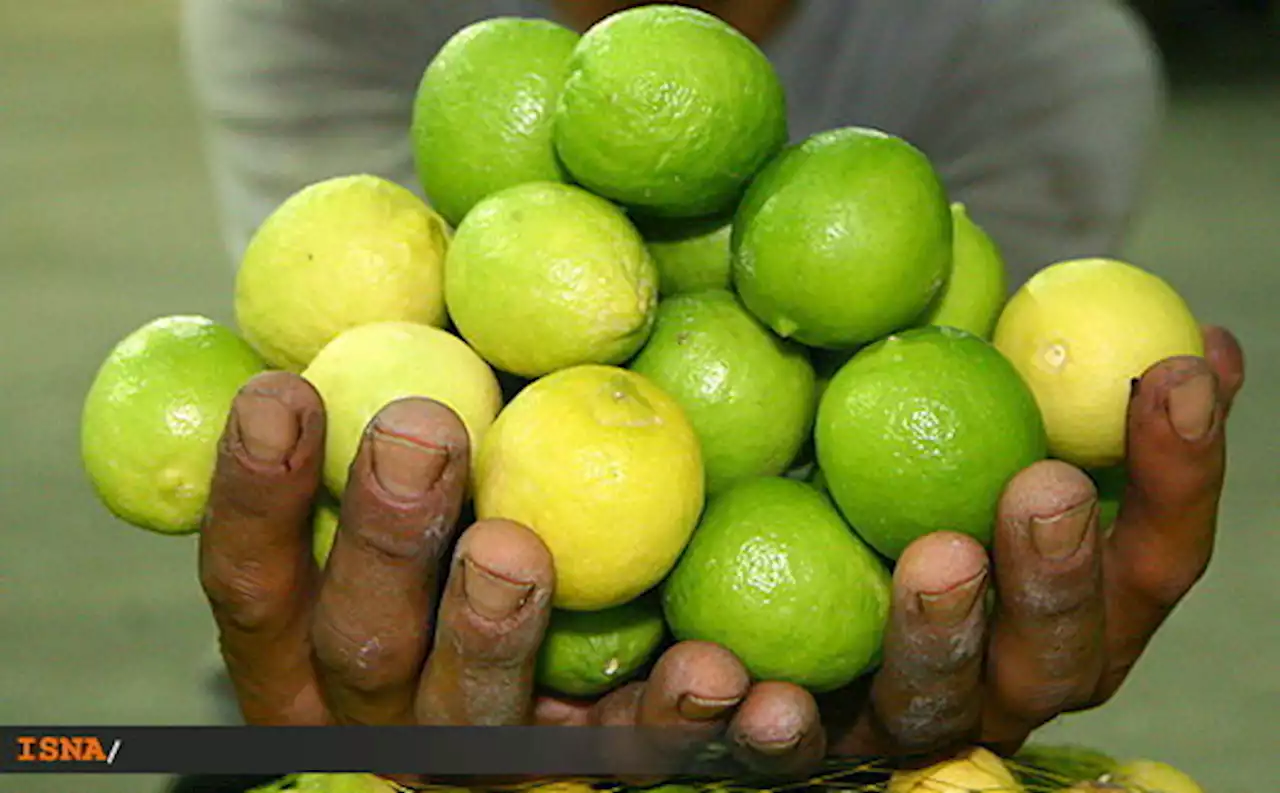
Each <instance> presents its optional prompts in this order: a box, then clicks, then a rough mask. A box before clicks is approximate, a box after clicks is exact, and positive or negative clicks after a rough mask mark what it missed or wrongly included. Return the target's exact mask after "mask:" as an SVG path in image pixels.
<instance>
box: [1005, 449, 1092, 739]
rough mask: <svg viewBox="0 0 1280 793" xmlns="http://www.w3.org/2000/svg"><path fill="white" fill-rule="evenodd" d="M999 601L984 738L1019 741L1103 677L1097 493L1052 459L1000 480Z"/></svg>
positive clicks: (1083, 699)
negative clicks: (1008, 479) (1006, 481)
mask: <svg viewBox="0 0 1280 793" xmlns="http://www.w3.org/2000/svg"><path fill="white" fill-rule="evenodd" d="M994 547H995V565H994V567H995V571H996V586H997V595H998V597H997V601H998V603H999V607H998V611H997V614H996V618H995V623H994V626H993V628H992V636H991V643H990V647H989V649H988V657H987V681H986V682H987V697H986V701H987V709H986V713H985V714H984V718H983V736H982V738H983V740H984V741H989V742H992V743H995V744H996V745H999V746H1002V747H1004V748H1007V749H1009V750H1010V751H1012V750H1015V749H1016V748H1017V747H1018V746H1020V745H1021V743H1022V741H1024V740H1025V739H1026V737H1027V735H1028V734H1029V733H1030V732H1031V730H1033V729H1035V728H1036V727H1039V726H1040V725H1041V724H1043V723H1044V722H1046V721H1048V720H1049V719H1051V718H1053V717H1054V716H1057V715H1058V714H1059V713H1062V712H1064V711H1067V710H1072V709H1075V708H1078V707H1080V706H1082V705H1084V704H1086V703H1087V702H1088V701H1089V700H1090V699H1091V698H1092V696H1093V692H1094V689H1095V688H1096V686H1097V682H1098V679H1099V678H1100V677H1101V674H1102V669H1103V664H1104V662H1105V653H1104V647H1103V636H1104V609H1103V599H1102V546H1101V539H1100V532H1099V530H1098V496H1097V493H1096V491H1095V490H1094V485H1093V481H1092V480H1091V479H1089V477H1088V476H1086V475H1085V474H1084V473H1083V472H1082V471H1080V470H1079V469H1077V468H1074V467H1073V466H1070V465H1068V464H1066V463H1063V462H1059V461H1057V460H1046V461H1043V462H1040V463H1037V464H1035V465H1032V466H1031V467H1029V468H1027V469H1025V470H1023V471H1022V472H1021V473H1019V474H1018V475H1017V476H1015V477H1014V478H1013V481H1011V482H1010V483H1009V486H1008V487H1007V488H1006V489H1005V492H1004V495H1003V498H1002V499H1001V503H1000V518H999V521H998V523H997V527H996V534H995V543H994Z"/></svg>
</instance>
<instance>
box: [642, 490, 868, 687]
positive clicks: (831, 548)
mask: <svg viewBox="0 0 1280 793" xmlns="http://www.w3.org/2000/svg"><path fill="white" fill-rule="evenodd" d="M889 602H890V579H889V573H888V571H887V570H886V569H885V567H884V564H883V563H882V562H881V561H880V559H879V558H878V557H877V556H876V555H875V554H874V553H873V552H872V551H871V549H870V548H868V547H867V545H866V544H865V543H863V541H862V540H860V539H859V538H858V537H857V535H855V534H854V533H853V532H852V531H851V530H850V529H849V527H848V526H847V525H845V523H844V521H843V520H841V518H840V515H839V514H838V513H837V512H836V509H835V507H834V506H833V505H832V504H831V502H830V501H829V500H827V498H826V497H824V496H823V495H822V494H821V493H819V492H818V491H817V490H816V489H814V488H813V487H812V486H810V485H808V484H805V483H803V482H797V481H794V480H791V479H783V478H773V477H769V478H757V479H750V480H745V481H743V482H740V483H739V484H737V485H735V486H733V487H732V488H730V489H729V490H727V491H725V492H724V493H722V494H720V495H718V496H716V497H715V498H713V499H711V500H710V501H709V502H708V504H707V509H706V512H705V514H704V515H703V517H702V522H701V523H700V524H699V525H698V530H697V531H696V532H694V535H693V540H692V542H690V543H689V547H688V548H687V549H686V550H685V552H684V555H683V556H682V557H681V558H680V562H679V563H678V564H677V565H676V569H675V570H674V571H673V572H672V573H671V576H670V578H669V579H668V580H667V582H666V584H665V586H664V588H663V611H664V613H665V614H666V617H667V624H668V625H670V626H671V632H672V634H673V635H674V636H675V637H676V638H677V639H679V640H681V641H687V640H693V639H699V640H704V641H711V642H716V643H718V644H721V645H723V646H724V647H726V648H728V649H729V650H731V651H732V652H733V653H734V654H735V655H737V656H738V658H739V659H741V661H742V663H743V664H744V665H745V666H746V667H747V669H748V671H750V672H751V674H752V676H753V677H755V678H756V679H758V680H782V681H787V682H791V683H795V684H796V685H800V686H804V687H805V688H808V689H809V690H810V691H814V692H823V691H831V690H833V689H836V688H840V687H842V686H844V685H846V684H848V683H850V682H851V681H853V680H854V679H856V678H857V677H858V676H860V675H862V674H863V673H864V672H866V671H868V670H869V669H870V668H871V667H872V666H874V665H875V664H876V663H878V660H879V658H880V650H881V643H882V640H883V634H884V629H885V625H886V622H887V620H888V618H889Z"/></svg>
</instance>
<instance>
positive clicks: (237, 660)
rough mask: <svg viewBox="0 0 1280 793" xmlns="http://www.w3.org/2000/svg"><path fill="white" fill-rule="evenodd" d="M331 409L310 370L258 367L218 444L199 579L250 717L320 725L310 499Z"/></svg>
mask: <svg viewBox="0 0 1280 793" xmlns="http://www.w3.org/2000/svg"><path fill="white" fill-rule="evenodd" d="M323 450H324V410H323V407H322V405H321V402H320V397H319V396H318V395H317V394H316V392H315V390H314V389H312V388H311V386H310V385H309V384H308V383H307V382H306V381H304V380H303V379H302V378H300V377H298V376H296V375H293V374H288V373H285V372H269V373H266V374H262V375H258V376H257V377H255V378H253V379H252V380H251V381H249V383H247V384H246V385H245V386H244V387H243V388H242V389H241V390H240V393H239V394H238V395H237V396H236V399H235V401H234V403H233V405H232V409H231V414H230V416H229V418H228V420H227V426H226V429H225V431H224V433H223V435H222V439H221V441H220V442H219V445H218V459H217V464H216V468H215V473H214V477H213V484H212V490H211V492H210V497H209V505H208V512H207V514H206V517H205V523H204V527H203V529H202V530H201V533H200V581H201V586H202V587H203V589H204V592H205V595H206V596H207V597H208V599H209V604H210V606H211V607H212V610H213V617H214V620H215V622H216V623H217V626H218V632H219V635H220V639H221V643H222V654H223V658H224V659H225V661H226V664H227V670H228V672H229V674H230V677H231V680H232V682H233V683H234V685H235V689H236V695H237V698H238V699H239V702H240V708H241V711H242V712H243V714H244V717H245V719H246V720H247V721H248V722H249V723H250V724H299V725H305V724H318V723H320V722H321V721H323V720H324V718H325V715H324V707H323V704H322V701H321V699H320V696H319V689H318V687H317V686H316V681H315V677H314V674H313V671H312V667H311V657H310V649H311V646H310V642H309V640H308V639H309V637H308V626H309V621H310V617H311V608H310V604H311V598H312V593H313V591H314V579H313V575H314V568H313V565H312V562H311V558H310V546H311V543H310V519H309V514H310V510H311V502H312V498H313V497H314V495H315V493H316V491H317V490H318V489H319V486H320V466H321V461H322V458H323Z"/></svg>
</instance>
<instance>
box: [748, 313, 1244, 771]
mask: <svg viewBox="0 0 1280 793" xmlns="http://www.w3.org/2000/svg"><path fill="white" fill-rule="evenodd" d="M1205 342H1206V354H1205V358H1203V359H1201V358H1192V357H1182V358H1173V359H1169V360H1166V361H1163V362H1161V363H1159V364H1157V365H1155V366H1153V367H1152V368H1151V369H1150V370H1148V371H1147V372H1146V373H1145V374H1144V375H1143V377H1142V378H1140V380H1139V381H1138V382H1136V383H1135V386H1134V388H1133V390H1132V398H1131V401H1130V405H1129V418H1128V455H1127V460H1126V465H1127V469H1128V476H1129V485H1128V490H1127V492H1126V493H1125V495H1124V499H1123V504H1122V506H1121V509H1120V514H1119V516H1118V518H1117V520H1116V522H1115V524H1114V525H1113V527H1111V528H1110V529H1109V530H1108V529H1106V528H1105V527H1101V526H1099V524H1098V499H1097V493H1096V491H1095V488H1094V485H1093V483H1092V481H1091V480H1090V479H1089V477H1088V476H1086V475H1085V474H1084V473H1083V472H1081V471H1080V470H1078V469H1076V468H1074V467H1072V466H1069V465H1067V464H1065V463H1062V462H1059V461H1053V460H1048V461H1043V462H1041V463H1038V464H1036V465H1033V466H1031V467H1029V468H1028V469H1026V470H1025V471H1023V472H1021V473H1020V474H1019V475H1018V476H1017V477H1015V478H1014V479H1013V481H1012V482H1010V484H1009V486H1008V487H1007V488H1006V491H1005V493H1004V496H1003V498H1002V501H1001V504H1000V511H999V518H998V524H997V527H996V532H995V540H994V544H993V548H992V553H991V554H990V556H989V555H988V553H987V551H985V550H984V549H983V548H982V547H981V546H980V545H979V544H978V543H977V542H975V541H974V540H973V539H971V538H969V537H966V536H964V535H960V534H956V533H951V532H938V533H935V534H932V535H929V536H926V537H923V538H921V539H919V540H918V541H916V542H915V543H914V544H913V545H911V546H910V547H909V548H908V549H907V550H906V552H905V553H904V554H903V555H902V557H901V558H900V559H899V561H898V564H897V566H896V568H895V571H894V577H893V610H892V616H891V622H890V626H889V629H888V632H887V635H886V640H885V647H884V660H883V664H882V666H881V668H880V669H879V670H878V671H877V672H876V673H875V674H874V675H872V676H870V677H869V678H868V679H865V680H863V681H859V682H858V683H855V684H854V686H852V687H850V688H849V689H846V690H843V691H838V692H834V693H833V694H830V695H825V696H823V697H822V698H821V701H820V703H818V704H820V706H821V718H818V717H817V716H816V714H817V712H818V710H817V708H816V707H815V703H814V701H813V698H812V697H810V696H809V695H808V694H807V693H805V692H804V691H802V690H800V689H798V688H795V687H793V686H785V685H782V684H773V687H772V688H770V689H769V691H770V694H771V701H770V703H769V707H770V708H771V709H772V711H773V712H774V714H775V716H774V718H775V724H777V725H782V724H788V725H793V729H794V733H793V734H794V735H795V736H798V739H799V740H798V742H797V745H799V746H804V745H806V744H808V745H814V744H821V743H823V742H826V743H828V744H829V745H830V747H831V751H832V753H833V754H839V755H856V756H899V757H900V756H904V755H916V754H920V755H925V754H929V753H933V752H941V751H946V750H948V749H953V748H955V747H957V746H959V745H966V744H975V743H979V744H985V745H988V746H991V747H992V748H994V749H996V750H998V751H1002V752H1004V753H1011V752H1013V751H1016V750H1017V749H1018V748H1019V747H1020V746H1021V745H1022V743H1023V742H1024V741H1025V740H1026V739H1027V737H1028V736H1029V735H1030V734H1031V732H1032V731H1033V730H1035V729H1036V728H1038V727H1040V726H1041V725H1043V724H1045V723H1046V722H1048V721H1049V720H1051V719H1053V718H1055V717H1056V716H1058V715H1060V714H1063V713H1067V712H1071V711H1077V710H1082V709H1086V708H1091V707H1095V706H1097V705H1100V704H1102V703H1104V702H1106V701H1107V700H1108V699H1110V698H1111V697H1112V696H1113V695H1114V694H1115V692H1116V691H1117V690H1118V689H1119V687H1120V685H1121V683H1122V682H1123V681H1124V679H1125V678H1126V677H1127V675H1128V673H1129V671H1130V670H1131V669H1132V667H1133V666H1134V664H1135V663H1136V662H1137V660H1138V658H1139V656H1140V655H1141V654H1142V652H1143V650H1144V648H1145V647H1146V646H1147V643H1148V641H1149V640H1150V639H1151V637H1152V635H1153V634H1154V633H1155V631H1156V630H1157V629H1158V628H1159V626H1160V625H1161V623H1162V622H1163V621H1164V619H1165V618H1166V617H1167V616H1168V615H1169V613H1170V612H1171V611H1172V610H1173V608H1174V607H1175V606H1176V605H1177V604H1178V602H1179V601H1180V600H1181V599H1182V598H1183V596H1184V595H1186V594H1187V592H1188V591H1189V590H1190V589H1191V587H1192V586H1193V585H1194V584H1195V583H1196V581H1197V580H1198V579H1199V578H1200V576H1201V575H1202V574H1203V573H1204V571H1205V569H1206V567H1207V565H1208V563H1209V558H1210V555H1211V553H1212V549H1213V541H1214V533H1215V528H1216V522H1217V510H1218V500H1219V497H1220V495H1221V492H1222V484H1223V474H1224V464H1225V422H1226V417H1227V413H1228V411H1229V410H1230V407H1231V403H1232V400H1233V399H1234V398H1235V396H1236V394H1237V392H1238V391H1239V390H1240V388H1241V386H1242V384H1243V382H1244V360H1243V353H1242V351H1241V349H1240V346H1239V344H1238V343H1237V341H1236V340H1235V338H1234V337H1233V336H1231V334H1230V333H1229V332H1227V331H1226V330H1223V329H1221V328H1207V329H1206V331H1205ZM989 586H994V588H995V593H996V598H995V603H996V605H995V607H994V609H992V610H990V611H988V610H987V609H985V608H984V600H985V598H984V595H985V594H986V592H987V589H988V587H989ZM781 729H782V728H781V726H779V727H778V730H779V732H778V733H777V734H778V735H779V736H781ZM779 741H780V743H779V745H782V740H781V738H779ZM811 759H812V758H811V756H806V755H805V754H804V753H803V752H801V753H788V752H782V753H780V754H777V755H775V756H774V757H773V762H772V768H773V770H777V771H780V772H783V773H788V772H790V773H802V772H804V771H805V770H807V769H808V767H809V765H807V764H809V763H811Z"/></svg>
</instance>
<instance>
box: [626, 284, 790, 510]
mask: <svg viewBox="0 0 1280 793" xmlns="http://www.w3.org/2000/svg"><path fill="white" fill-rule="evenodd" d="M631 369H632V370H634V371H636V372H639V373H640V374H642V375H645V376H646V377H648V378H649V379H650V380H652V381H653V382H654V383H656V384H657V385H658V387H659V388H661V389H663V390H664V391H666V392H667V393H668V394H670V395H671V396H672V398H673V399H675V400H676V401H677V402H678V403H680V407H682V408H683V409H684V412H685V415H687V416H688V417H689V421H690V422H691V423H692V424H693V427H694V429H695V430H696V431H697V433H698V439H699V441H700V442H701V443H702V458H703V465H704V466H705V468H706V474H707V492H708V493H717V492H719V491H721V490H723V489H724V488H725V487H726V486H728V485H730V484H732V483H734V482H736V481H738V480H740V479H743V478H745V477H753V476H773V475H776V474H780V473H782V472H783V471H785V470H786V468H787V466H788V465H790V464H791V462H792V461H793V460H794V459H795V457H796V453H797V452H799V450H800V447H801V446H802V445H803V443H804V441H805V439H806V438H808V437H809V432H810V430H811V429H812V428H813V415H814V409H815V405H814V402H813V390H814V378H813V367H812V366H810V365H809V360H808V357H807V356H806V354H805V351H804V348H803V347H800V346H799V345H797V344H793V343H788V342H784V341H783V340H782V339H779V338H778V337H777V336H775V335H773V333H771V332H770V331H769V329H768V328H766V327H765V326H764V325H762V324H760V321H759V320H757V319H756V318H755V317H753V316H751V314H750V312H748V311H747V310H746V309H745V308H743V307H742V304H741V303H739V302H738V299H737V298H736V297H734V296H733V294H732V293H730V292H727V291H725V290H723V289H714V290H709V291H705V292H696V293H693V294H687V295H677V296H675V297H670V298H667V299H666V300H664V301H662V303H660V304H659V305H658V318H657V321H656V323H655V324H654V330H653V335H652V336H651V337H650V339H649V342H648V344H646V345H645V347H644V349H643V350H641V351H640V354H639V355H638V356H637V357H636V359H635V360H634V361H633V362H632V363H631Z"/></svg>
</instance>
